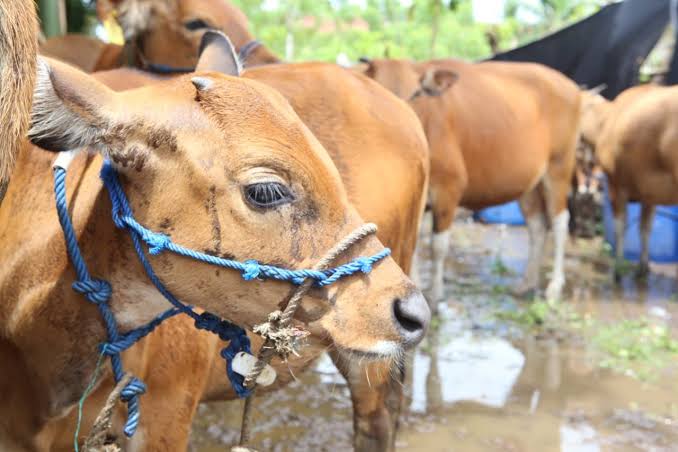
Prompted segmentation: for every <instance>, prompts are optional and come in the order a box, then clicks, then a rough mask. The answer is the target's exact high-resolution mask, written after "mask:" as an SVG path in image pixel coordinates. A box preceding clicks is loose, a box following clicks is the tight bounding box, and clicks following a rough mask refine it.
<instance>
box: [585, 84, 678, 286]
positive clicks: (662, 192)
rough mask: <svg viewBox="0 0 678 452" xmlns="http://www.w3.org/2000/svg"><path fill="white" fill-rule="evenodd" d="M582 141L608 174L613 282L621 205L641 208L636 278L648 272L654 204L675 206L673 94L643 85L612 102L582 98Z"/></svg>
mask: <svg viewBox="0 0 678 452" xmlns="http://www.w3.org/2000/svg"><path fill="white" fill-rule="evenodd" d="M583 105H584V107H583V109H582V138H583V139H584V140H585V141H586V142H588V143H589V144H591V145H592V146H593V147H594V148H595V153H596V157H597V158H598V161H599V162H600V165H601V166H602V167H603V170H604V171H605V173H606V174H607V178H608V184H609V192H610V199H611V201H612V208H613V211H614V216H615V239H616V240H615V241H616V245H617V249H616V258H617V265H616V266H615V278H616V279H619V278H620V277H621V272H620V270H621V268H620V265H619V264H621V262H622V261H623V259H624V231H625V230H626V221H627V219H626V204H627V203H628V202H630V201H638V202H640V203H641V204H642V214H641V222H640V235H641V256H640V267H639V269H638V272H639V276H645V275H646V274H647V273H648V272H649V252H648V242H649V238H650V231H651V227H652V219H653V216H654V209H655V206H656V205H657V204H676V203H678V127H676V125H675V124H674V122H673V121H672V118H673V117H674V116H673V113H678V88H676V87H660V86H656V85H643V86H637V87H634V88H630V89H628V90H626V91H624V92H623V93H621V94H620V95H619V96H618V97H617V98H616V99H615V100H614V102H609V101H607V100H606V99H605V98H603V97H602V96H600V95H597V94H595V93H586V94H585V96H584V104H583Z"/></svg>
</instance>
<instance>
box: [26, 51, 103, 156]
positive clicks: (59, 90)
mask: <svg viewBox="0 0 678 452" xmlns="http://www.w3.org/2000/svg"><path fill="white" fill-rule="evenodd" d="M113 94H114V93H113V92H112V91H111V90H110V89H109V88H107V87H106V86H104V85H103V84H102V83H100V82H98V81H97V80H95V79H94V78H92V77H91V76H89V75H87V74H85V73H84V72H81V71H79V70H77V69H75V68H72V67H70V66H69V65H67V64H64V63H60V62H58V61H55V60H51V59H48V58H44V57H38V62H37V74H36V81H35V88H34V91H33V107H32V111H31V120H30V129H29V131H28V138H29V139H30V141H31V142H32V143H33V144H35V145H37V146H40V147H42V148H44V149H47V150H50V151H56V152H61V151H69V150H72V149H78V148H83V147H89V146H97V144H98V143H99V142H100V141H101V138H102V136H103V134H104V133H105V130H106V129H107V121H106V119H105V118H104V115H103V112H104V111H106V110H107V109H110V108H111V104H112V99H113Z"/></svg>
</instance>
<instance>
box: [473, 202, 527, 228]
mask: <svg viewBox="0 0 678 452" xmlns="http://www.w3.org/2000/svg"><path fill="white" fill-rule="evenodd" d="M474 218H475V219H476V220H477V221H482V222H483V223H491V224H495V223H498V224H508V225H510V226H523V225H524V224H525V219H524V218H523V214H522V212H521V211H520V205H519V204H518V201H511V202H507V203H506V204H501V205H498V206H492V207H488V208H486V209H483V210H479V211H478V212H476V214H475V215H474Z"/></svg>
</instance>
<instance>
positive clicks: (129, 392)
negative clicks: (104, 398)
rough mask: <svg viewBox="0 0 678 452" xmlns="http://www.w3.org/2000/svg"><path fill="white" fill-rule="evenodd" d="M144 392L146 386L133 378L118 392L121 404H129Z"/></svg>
mask: <svg viewBox="0 0 678 452" xmlns="http://www.w3.org/2000/svg"><path fill="white" fill-rule="evenodd" d="M145 392H146V385H145V384H144V382H143V381H141V380H139V379H138V378H136V377H134V378H132V379H131V380H130V382H129V383H127V385H125V387H124V388H122V391H121V392H120V400H122V401H123V402H129V401H130V400H132V399H133V398H134V397H137V396H139V395H141V394H143V393H145Z"/></svg>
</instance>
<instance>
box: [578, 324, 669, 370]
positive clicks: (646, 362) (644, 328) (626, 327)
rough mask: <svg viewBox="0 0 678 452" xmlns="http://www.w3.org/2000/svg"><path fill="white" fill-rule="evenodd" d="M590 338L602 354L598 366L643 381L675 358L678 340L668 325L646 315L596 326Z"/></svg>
mask: <svg viewBox="0 0 678 452" xmlns="http://www.w3.org/2000/svg"><path fill="white" fill-rule="evenodd" d="M591 340H592V343H593V344H594V346H595V347H596V349H597V350H598V351H599V352H600V353H601V354H602V357H601V359H600V363H599V364H600V366H601V367H604V368H609V369H612V370H615V371H617V372H621V373H624V374H626V375H629V376H632V377H635V378H639V379H642V380H645V379H651V378H652V376H653V375H654V374H656V372H657V371H658V370H659V369H661V368H662V367H665V366H666V364H667V362H670V360H673V359H675V358H676V357H678V340H676V339H675V338H673V337H671V333H670V331H669V330H668V328H666V327H665V326H662V325H657V324H655V323H653V322H651V321H649V320H648V319H645V318H643V319H633V320H622V321H620V322H616V323H613V324H608V325H601V324H599V325H596V328H595V330H594V331H593V335H592V337H591Z"/></svg>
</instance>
